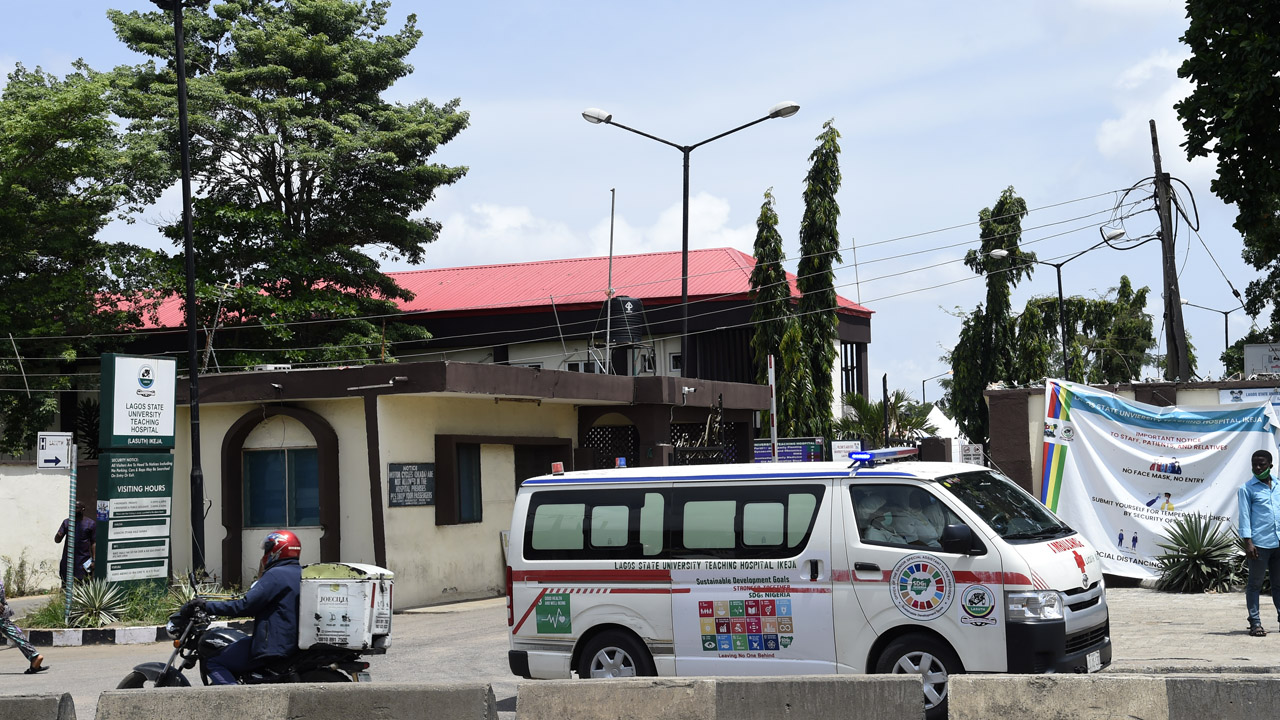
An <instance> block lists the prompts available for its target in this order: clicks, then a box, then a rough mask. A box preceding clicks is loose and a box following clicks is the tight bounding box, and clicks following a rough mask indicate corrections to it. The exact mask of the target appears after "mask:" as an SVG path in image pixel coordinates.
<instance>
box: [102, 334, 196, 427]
mask: <svg viewBox="0 0 1280 720" xmlns="http://www.w3.org/2000/svg"><path fill="white" fill-rule="evenodd" d="M176 368H177V361H176V360H174V359H173V358H154V357H134V356H132V355H115V354H112V353H106V354H104V355H103V356H102V413H101V415H100V418H99V423H100V426H101V429H100V430H99V435H98V446H99V447H101V448H103V449H104V450H105V449H110V448H117V449H128V450H139V449H147V450H163V449H167V448H172V447H173V422H174V421H173V416H174V388H175V386H176V378H177V370H176Z"/></svg>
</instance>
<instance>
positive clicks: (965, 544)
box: [942, 525, 981, 555]
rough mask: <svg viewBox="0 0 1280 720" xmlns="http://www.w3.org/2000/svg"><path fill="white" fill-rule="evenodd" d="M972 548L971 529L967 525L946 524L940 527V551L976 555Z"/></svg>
mask: <svg viewBox="0 0 1280 720" xmlns="http://www.w3.org/2000/svg"><path fill="white" fill-rule="evenodd" d="M973 550H974V548H973V530H972V529H971V528H970V527H969V526H968V525H948V526H946V527H945V528H943V529H942V552H948V553H955V554H956V555H978V554H981V553H975V552H974V551H973Z"/></svg>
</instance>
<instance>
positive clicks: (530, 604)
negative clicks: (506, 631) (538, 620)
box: [511, 590, 547, 635]
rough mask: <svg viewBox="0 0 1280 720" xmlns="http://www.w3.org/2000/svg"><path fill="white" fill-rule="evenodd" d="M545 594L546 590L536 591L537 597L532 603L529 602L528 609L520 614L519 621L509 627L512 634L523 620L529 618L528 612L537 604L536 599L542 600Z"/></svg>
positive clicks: (518, 630) (518, 628) (518, 629)
mask: <svg viewBox="0 0 1280 720" xmlns="http://www.w3.org/2000/svg"><path fill="white" fill-rule="evenodd" d="M546 594H547V591H546V590H542V591H541V592H539V593H538V597H536V598H534V599H533V602H532V603H529V609H528V610H525V611H524V614H523V615H521V616H520V622H518V623H516V626H515V627H513V628H511V634H512V635H515V634H516V633H518V632H520V626H521V625H524V621H525V620H528V619H529V613H531V612H533V609H534V608H535V607H537V606H538V601H540V600H542V596H543V595H546Z"/></svg>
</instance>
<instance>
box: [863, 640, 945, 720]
mask: <svg viewBox="0 0 1280 720" xmlns="http://www.w3.org/2000/svg"><path fill="white" fill-rule="evenodd" d="M876 672H878V673H894V674H911V675H919V676H920V681H921V683H922V684H923V685H924V710H925V717H926V718H928V720H939V719H940V718H945V717H946V716H947V679H948V678H949V677H950V676H951V675H954V674H956V673H959V672H964V668H963V667H961V666H960V659H959V658H957V657H956V654H955V653H954V652H952V650H951V648H950V647H948V646H947V645H946V643H942V642H939V641H937V640H935V639H933V638H931V637H929V636H928V635H916V634H912V635H903V636H902V637H900V638H898V639H897V640H894V641H893V642H891V643H889V646H888V647H886V648H885V649H884V652H882V653H880V659H879V660H878V661H877V662H876Z"/></svg>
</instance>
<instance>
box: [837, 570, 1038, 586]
mask: <svg viewBox="0 0 1280 720" xmlns="http://www.w3.org/2000/svg"><path fill="white" fill-rule="evenodd" d="M892 573H893V571H892V570H884V571H882V572H881V573H880V577H878V578H874V579H871V578H867V579H863V578H859V577H857V576H856V575H854V576H853V577H852V579H853V581H854V582H860V583H887V582H889V581H890V578H889V576H890V575H891V574H892ZM953 574H954V576H955V579H956V582H957V583H960V584H964V585H1031V580H1030V579H1029V578H1028V577H1027V576H1026V575H1023V574H1022V573H1002V572H977V571H973V570H960V571H958V572H954V573H953ZM837 581H839V579H838V578H837Z"/></svg>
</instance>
